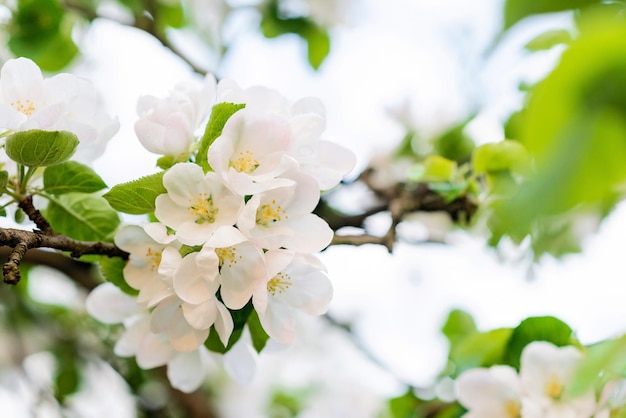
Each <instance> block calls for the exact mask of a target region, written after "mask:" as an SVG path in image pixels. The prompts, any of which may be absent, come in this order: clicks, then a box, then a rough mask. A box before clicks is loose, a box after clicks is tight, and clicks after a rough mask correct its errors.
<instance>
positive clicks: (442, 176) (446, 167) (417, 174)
mask: <svg viewBox="0 0 626 418" xmlns="http://www.w3.org/2000/svg"><path fill="white" fill-rule="evenodd" d="M456 169H457V164H456V161H452V160H449V159H447V158H444V157H441V156H439V155H429V156H428V157H426V158H425V159H424V161H422V162H421V163H419V164H416V165H415V166H414V167H412V168H411V170H410V171H409V173H408V178H409V180H411V181H414V182H418V181H422V182H450V181H452V180H453V179H454V177H455V175H456V171H457V170H456Z"/></svg>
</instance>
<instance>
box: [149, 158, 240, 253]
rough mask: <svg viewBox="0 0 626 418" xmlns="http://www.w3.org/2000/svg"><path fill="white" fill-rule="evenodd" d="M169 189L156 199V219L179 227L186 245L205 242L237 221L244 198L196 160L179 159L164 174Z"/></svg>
mask: <svg viewBox="0 0 626 418" xmlns="http://www.w3.org/2000/svg"><path fill="white" fill-rule="evenodd" d="M163 185H164V186H165V188H166V189H167V193H166V194H162V195H160V196H158V197H157V199H156V210H155V215H156V217H157V219H159V220H160V221H161V222H163V223H164V224H165V225H167V226H168V227H170V228H172V229H174V230H175V231H176V238H178V240H180V241H181V242H182V243H183V244H186V245H202V244H204V243H205V242H206V241H207V240H208V239H209V238H211V236H212V235H213V234H214V233H216V232H217V231H218V229H219V227H222V226H228V227H229V228H230V227H231V226H232V225H234V224H235V222H236V220H237V217H238V216H239V212H240V211H241V209H242V207H243V204H244V200H243V197H242V196H237V195H234V194H233V193H232V192H230V191H229V190H228V189H227V188H226V187H224V185H223V184H222V182H221V181H220V178H219V176H218V175H217V174H215V173H213V172H209V173H206V175H205V174H204V172H203V171H202V168H200V166H198V165H196V164H193V163H178V164H176V165H174V166H173V167H172V168H170V169H169V170H168V171H167V172H166V173H165V175H164V176H163Z"/></svg>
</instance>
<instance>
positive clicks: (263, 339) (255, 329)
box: [248, 310, 270, 353]
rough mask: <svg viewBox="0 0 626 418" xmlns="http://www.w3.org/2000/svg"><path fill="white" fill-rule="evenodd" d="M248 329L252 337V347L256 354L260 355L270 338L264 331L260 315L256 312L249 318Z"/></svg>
mask: <svg viewBox="0 0 626 418" xmlns="http://www.w3.org/2000/svg"><path fill="white" fill-rule="evenodd" d="M248 329H249V330H250V335H251V337H252V345H253V346H254V349H255V350H256V352H257V353H260V352H261V351H262V350H263V348H264V347H265V344H266V343H267V340H269V338H270V336H269V335H267V332H265V330H264V329H263V326H262V325H261V321H259V315H258V314H257V312H256V311H255V310H253V311H252V312H251V313H250V317H249V318H248Z"/></svg>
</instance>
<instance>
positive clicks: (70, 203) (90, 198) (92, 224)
mask: <svg viewBox="0 0 626 418" xmlns="http://www.w3.org/2000/svg"><path fill="white" fill-rule="evenodd" d="M44 215H45V217H46V219H47V220H48V221H49V222H50V225H51V226H52V228H53V229H54V230H55V231H57V232H59V233H61V234H64V235H67V236H68V237H71V238H74V239H77V240H81V241H112V237H113V234H114V232H115V230H116V229H117V227H118V226H119V224H120V218H119V216H118V214H117V212H116V211H114V210H113V209H112V208H111V206H109V204H108V202H107V201H106V200H105V199H103V198H102V197H100V196H95V195H93V194H85V193H67V194H63V195H61V196H58V197H56V198H54V199H51V200H50V203H49V204H48V207H47V208H46V209H45V211H44Z"/></svg>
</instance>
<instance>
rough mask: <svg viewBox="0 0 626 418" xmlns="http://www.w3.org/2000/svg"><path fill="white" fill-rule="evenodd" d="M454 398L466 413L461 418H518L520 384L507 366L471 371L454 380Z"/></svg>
mask: <svg viewBox="0 0 626 418" xmlns="http://www.w3.org/2000/svg"><path fill="white" fill-rule="evenodd" d="M455 389H456V396H457V399H458V401H459V403H460V404H461V405H463V406H464V407H465V408H466V409H467V410H468V412H467V413H466V414H465V415H463V418H486V417H489V418H519V417H520V416H521V415H520V413H521V410H522V402H521V385H520V379H519V376H518V375H517V371H516V370H515V369H514V368H512V367H509V366H493V367H491V368H488V369H487V368H477V369H470V370H467V371H465V372H463V373H462V374H461V375H460V376H459V377H458V378H457V379H456V387H455Z"/></svg>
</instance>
